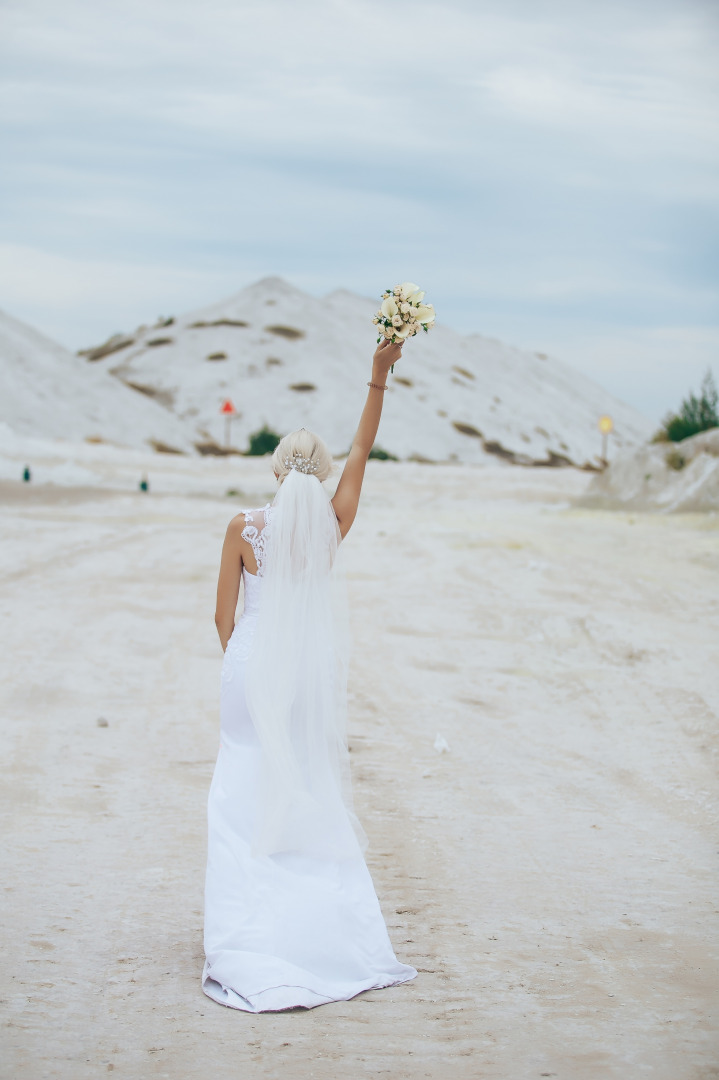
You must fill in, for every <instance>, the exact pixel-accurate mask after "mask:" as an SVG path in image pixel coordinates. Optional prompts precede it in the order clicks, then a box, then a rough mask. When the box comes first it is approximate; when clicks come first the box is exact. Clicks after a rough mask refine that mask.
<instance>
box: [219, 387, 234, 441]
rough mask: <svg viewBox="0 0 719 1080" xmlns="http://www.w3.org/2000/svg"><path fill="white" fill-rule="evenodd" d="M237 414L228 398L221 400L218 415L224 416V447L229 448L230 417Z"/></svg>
mask: <svg viewBox="0 0 719 1080" xmlns="http://www.w3.org/2000/svg"><path fill="white" fill-rule="evenodd" d="M236 415H237V409H236V408H235V406H234V405H233V404H232V402H231V401H230V399H229V398H227V399H226V400H225V401H223V402H222V405H221V406H220V416H224V418H225V448H226V449H227V450H229V449H230V424H231V423H232V417H233V416H236Z"/></svg>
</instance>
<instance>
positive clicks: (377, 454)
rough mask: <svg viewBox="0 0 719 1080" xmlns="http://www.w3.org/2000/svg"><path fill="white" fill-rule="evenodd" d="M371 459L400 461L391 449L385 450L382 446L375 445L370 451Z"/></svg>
mask: <svg viewBox="0 0 719 1080" xmlns="http://www.w3.org/2000/svg"><path fill="white" fill-rule="evenodd" d="M369 456H370V461H372V460H374V461H399V458H396V457H395V456H394V454H390V452H389V450H383V449H382V447H381V446H373V447H372V449H371V450H370V452H369Z"/></svg>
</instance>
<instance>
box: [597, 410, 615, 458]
mask: <svg viewBox="0 0 719 1080" xmlns="http://www.w3.org/2000/svg"><path fill="white" fill-rule="evenodd" d="M597 427H598V428H599V430H600V432H601V433H602V457H601V461H602V466H603V468H605V469H606V467H607V465H608V464H609V461H608V458H607V448H608V445H609V435H610V433H611V432H612V431H613V429H614V421H613V420H612V418H611V416H600V417H599V423H598V424H597Z"/></svg>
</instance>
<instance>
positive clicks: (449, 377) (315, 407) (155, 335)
mask: <svg viewBox="0 0 719 1080" xmlns="http://www.w3.org/2000/svg"><path fill="white" fill-rule="evenodd" d="M376 306H377V305H376V303H375V302H374V301H372V300H369V299H366V298H363V297H360V296H356V295H354V294H352V293H348V292H344V291H339V292H335V293H332V294H331V295H330V296H328V297H326V298H324V299H321V300H318V299H316V298H314V297H311V296H308V295H306V294H305V293H303V292H301V291H300V290H299V289H296V288H294V287H293V286H291V285H289V284H287V283H286V282H285V281H283V280H282V279H280V278H266V279H264V280H262V281H259V282H257V283H256V284H254V285H252V286H250V287H248V288H246V289H244V290H242V292H240V293H237V294H236V295H235V296H233V297H230V298H228V299H226V300H223V301H221V302H220V303H217V304H213V305H211V306H209V307H206V308H202V309H201V310H197V311H193V312H190V313H189V314H186V315H183V316H181V317H179V318H177V319H174V320H172V321H171V323H170V322H169V321H168V322H167V323H165V324H160V325H158V326H155V327H152V328H149V329H148V328H146V327H141V328H140V329H139V330H138V331H137V332H136V333H135V334H132V335H128V336H126V337H121V338H118V339H113V340H112V341H111V342H110V343H108V344H107V345H106V346H103V347H100V348H98V349H96V350H86V352H85V353H84V355H86V356H88V357H95V358H96V359H95V362H94V363H93V364H92V365H88V366H92V367H103V368H105V369H107V370H109V371H111V372H112V373H113V374H115V375H116V376H117V377H118V378H119V379H121V380H123V381H125V382H126V383H128V384H131V385H134V386H135V387H141V388H142V389H143V390H144V391H145V393H150V394H154V395H155V396H156V400H158V401H161V402H162V403H163V404H164V405H165V406H166V407H167V408H168V409H171V410H172V412H174V413H175V414H176V416H177V417H178V418H179V419H180V420H182V421H183V422H184V423H185V424H186V425H187V431H188V437H189V436H191V437H192V438H193V439H194V441H195V442H196V443H198V444H206V445H205V446H204V449H205V450H208V449H212V443H213V442H215V443H222V440H223V421H222V420H221V418H220V416H219V407H220V404H221V402H222V400H223V399H224V398H227V397H229V398H231V399H232V401H233V403H234V404H235V406H236V408H237V409H238V411H239V413H240V415H239V417H238V418H237V419H236V421H235V422H234V424H233V431H232V441H233V445H234V446H236V447H238V448H239V449H242V450H244V449H245V448H246V447H247V444H248V438H249V435H250V434H251V433H252V432H254V431H256V430H257V429H258V428H260V427H261V426H262V425H263V424H267V425H268V426H269V427H270V428H271V429H273V430H274V431H276V432H278V433H279V434H284V433H285V432H287V431H290V430H292V429H293V428H297V427H300V426H305V427H308V428H312V429H314V430H316V431H318V432H319V433H320V434H321V435H323V436H324V438H325V439H326V440H327V441H328V443H329V444H330V448H331V450H332V451H333V452H334V453H336V454H337V453H342V452H344V451H346V450H347V449H348V446H349V443H350V441H351V438H352V434H353V432H354V429H355V427H356V424H357V420H358V417H359V412H360V408H361V405H362V401H363V399H364V394H365V392H366V391H365V383H366V381H367V378H368V376H369V370H370V357H371V355H372V352H373V351H374V348H375V336H376V335H375V332H374V329H375V328H374V327H373V326H372V323H371V321H370V320H371V317H372V314H373V312H374V310H375V308H376ZM390 383H391V384H392V386H393V388H394V392H393V393H391V394H389V395H388V398H387V402H386V410H385V414H384V417H383V420H382V429H381V432H380V436H379V440H378V441H379V445H380V446H381V447H382V448H383V449H385V450H387V451H389V452H390V453H392V454H395V455H396V456H397V457H400V458H413V457H414V458H419V459H427V460H430V461H448V460H455V461H462V462H480V461H485V462H486V461H487V460H489V459H488V457H487V454H488V453H489V454H496V455H499V457H504V458H505V459H507V460H514V461H517V462H519V463H524V464H532V463H533V462H545V463H547V464H563V463H572V464H575V465H585V464H592V463H596V462H597V461H598V453H599V451H600V446H601V444H600V436H599V433H598V431H597V420H598V418H599V416H600V415H601V414H602V413H609V414H610V415H611V416H612V417H613V419H614V421H615V425H616V433H615V435H614V436H613V445H614V446H617V447H622V446H630V445H633V444H636V443H637V442H640V441H642V440H643V439H644V438H646V437H647V436H648V435H649V434H650V432H651V424H650V423H649V421H647V420H646V419H644V418H643V417H642V416H640V415H639V414H637V413H636V412H635V411H634V410H633V409H631V408H630V407H629V406H627V405H624V404H622V403H621V402H619V401H617V400H616V399H615V398H613V397H612V396H611V395H610V394H608V393H607V392H606V391H605V390H603V389H602V388H601V387H599V386H597V385H596V384H595V383H593V382H591V381H590V380H588V379H587V378H586V377H585V376H583V375H581V374H580V373H579V372H576V371H574V370H572V369H571V368H569V367H567V366H566V365H563V364H561V363H558V362H557V361H556V360H552V359H549V358H545V357H542V356H540V355H539V354H533V353H529V352H524V351H522V350H519V349H514V348H511V347H509V346H507V345H503V344H501V343H500V342H498V341H492V340H490V339H487V338H483V337H480V336H479V335H471V336H468V337H466V336H462V335H460V334H456V333H454V332H453V331H452V330H449V329H448V328H447V327H444V326H441V325H440V326H437V327H435V328H434V329H433V330H432V331H431V333H430V334H428V335H426V336H425V335H420V336H419V337H417V338H415V339H413V340H412V341H410V342H408V343H407V345H406V346H405V354H404V357H403V359H402V361H401V363H400V364H399V365H398V366H397V369H396V374H395V377H390Z"/></svg>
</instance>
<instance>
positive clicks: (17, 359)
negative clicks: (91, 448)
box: [0, 312, 192, 450]
mask: <svg viewBox="0 0 719 1080" xmlns="http://www.w3.org/2000/svg"><path fill="white" fill-rule="evenodd" d="M0 422H5V423H6V424H8V425H9V427H10V428H11V429H12V430H13V431H14V432H17V433H18V434H21V435H37V436H41V437H45V438H52V439H67V440H70V441H77V440H83V439H88V440H91V441H95V440H96V441H103V442H110V443H119V444H120V445H123V446H136V447H146V446H148V445H150V446H154V447H155V449H158V448H162V447H164V446H172V447H175V448H176V449H178V450H182V449H189V450H191V449H192V444H191V442H190V440H189V439H188V437H187V435H186V432H185V428H184V426H183V425H182V424H181V423H180V422H179V421H178V420H177V418H176V417H174V416H172V415H171V414H170V413H169V412H168V411H167V410H166V409H163V408H161V407H160V406H159V405H157V404H156V403H155V402H152V401H150V400H149V399H147V398H145V397H143V396H142V395H140V394H138V393H136V392H135V391H134V390H131V389H129V388H128V387H127V386H123V385H122V383H120V382H118V381H117V379H113V378H112V377H111V376H110V375H108V373H107V372H105V371H103V370H101V368H99V367H97V366H96V365H92V364H88V363H87V361H86V360H83V359H81V358H79V357H77V356H75V355H74V354H73V353H71V352H69V351H68V350H67V349H64V348H63V347H62V345H58V344H57V343H56V342H54V341H52V340H51V339H50V338H47V337H45V336H44V335H43V334H40V333H38V331H37V330H33V329H32V328H31V327H29V326H27V325H26V324H25V323H22V322H20V321H19V320H18V319H14V318H12V317H11V316H10V315H6V314H5V313H4V312H0Z"/></svg>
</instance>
